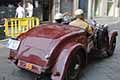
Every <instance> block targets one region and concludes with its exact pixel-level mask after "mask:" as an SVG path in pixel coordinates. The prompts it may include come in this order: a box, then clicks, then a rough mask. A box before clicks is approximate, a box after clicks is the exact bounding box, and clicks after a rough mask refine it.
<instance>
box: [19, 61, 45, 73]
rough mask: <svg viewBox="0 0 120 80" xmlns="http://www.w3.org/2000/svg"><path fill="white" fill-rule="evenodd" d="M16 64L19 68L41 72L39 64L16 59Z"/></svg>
mask: <svg viewBox="0 0 120 80" xmlns="http://www.w3.org/2000/svg"><path fill="white" fill-rule="evenodd" d="M17 66H18V67H19V68H22V69H26V70H28V71H31V72H33V73H36V74H41V72H43V69H42V67H41V66H38V65H36V64H32V63H29V62H26V61H23V60H18V64H17Z"/></svg>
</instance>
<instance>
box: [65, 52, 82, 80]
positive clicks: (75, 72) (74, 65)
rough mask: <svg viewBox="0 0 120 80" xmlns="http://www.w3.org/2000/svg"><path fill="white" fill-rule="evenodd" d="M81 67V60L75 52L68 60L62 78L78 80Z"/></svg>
mask: <svg viewBox="0 0 120 80" xmlns="http://www.w3.org/2000/svg"><path fill="white" fill-rule="evenodd" d="M81 68H82V61H81V57H80V55H79V54H76V55H74V56H73V57H72V59H71V60H70V63H69V65H68V69H67V71H66V73H65V75H64V80H79V77H80V73H81V70H82V69H81Z"/></svg>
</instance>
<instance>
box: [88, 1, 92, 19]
mask: <svg viewBox="0 0 120 80" xmlns="http://www.w3.org/2000/svg"><path fill="white" fill-rule="evenodd" d="M91 17H92V0H88V19H91Z"/></svg>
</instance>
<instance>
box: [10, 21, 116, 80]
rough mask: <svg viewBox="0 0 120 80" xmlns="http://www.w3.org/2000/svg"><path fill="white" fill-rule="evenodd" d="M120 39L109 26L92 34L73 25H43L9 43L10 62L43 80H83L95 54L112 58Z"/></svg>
mask: <svg viewBox="0 0 120 80" xmlns="http://www.w3.org/2000/svg"><path fill="white" fill-rule="evenodd" d="M116 37H117V32H116V31H112V32H110V31H108V27H106V26H101V27H97V28H94V31H93V34H88V33H87V32H86V31H85V30H84V29H82V28H78V27H74V26H70V25H62V24H52V23H51V24H41V25H40V26H38V27H35V28H32V29H30V30H29V31H27V32H25V33H23V34H21V35H19V36H18V37H17V38H16V39H10V40H9V42H8V43H9V44H8V46H9V48H10V54H9V57H8V58H9V59H10V60H11V61H13V62H14V63H15V64H16V66H17V67H19V68H20V69H25V70H28V71H31V72H34V73H37V74H39V75H40V76H41V77H40V80H44V79H45V80H79V75H80V72H81V70H82V68H83V67H84V66H85V65H86V64H87V59H88V55H89V54H90V53H91V51H94V50H95V52H97V51H98V52H99V51H101V52H102V53H104V54H106V56H108V57H109V56H112V55H113V52H114V50H115V46H116ZM42 78H43V79H42Z"/></svg>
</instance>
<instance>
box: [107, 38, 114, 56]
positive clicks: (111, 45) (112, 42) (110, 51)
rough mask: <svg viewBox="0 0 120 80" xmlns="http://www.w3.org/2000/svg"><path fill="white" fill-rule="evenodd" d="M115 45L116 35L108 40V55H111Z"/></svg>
mask: <svg viewBox="0 0 120 80" xmlns="http://www.w3.org/2000/svg"><path fill="white" fill-rule="evenodd" d="M115 47H116V37H115V38H113V39H112V40H111V42H110V47H109V50H108V52H107V55H108V57H109V56H112V55H113V53H114V51H115Z"/></svg>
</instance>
